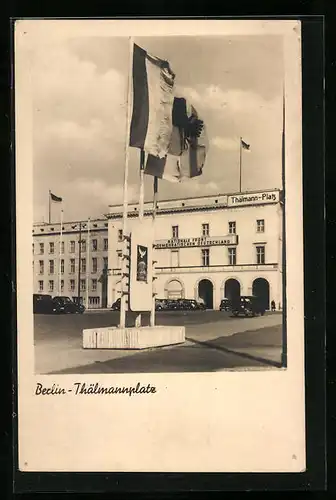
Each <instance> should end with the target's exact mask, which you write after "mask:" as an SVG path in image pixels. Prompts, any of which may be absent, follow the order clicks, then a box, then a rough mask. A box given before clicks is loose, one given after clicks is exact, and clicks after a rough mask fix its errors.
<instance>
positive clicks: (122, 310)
mask: <svg viewBox="0 0 336 500" xmlns="http://www.w3.org/2000/svg"><path fill="white" fill-rule="evenodd" d="M132 64H133V37H129V68H128V84H127V113H126V140H125V170H124V195H123V227H122V231H123V253H122V270H121V300H120V328H125V326H126V298H127V296H126V295H127V281H128V279H127V276H128V274H127V273H128V271H129V266H127V256H128V251H127V247H128V238H127V235H126V233H127V212H128V190H127V188H128V163H129V142H130V117H131V106H132V102H131V97H132V94H131V92H132V85H131V77H132Z"/></svg>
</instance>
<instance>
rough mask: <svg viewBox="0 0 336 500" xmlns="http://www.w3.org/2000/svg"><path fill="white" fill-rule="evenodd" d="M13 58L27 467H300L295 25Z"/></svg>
mask: <svg viewBox="0 0 336 500" xmlns="http://www.w3.org/2000/svg"><path fill="white" fill-rule="evenodd" d="M14 56H15V57H14V63H15V142H16V166H15V168H16V214H17V215H16V217H17V219H16V228H17V233H16V242H17V252H16V260H17V339H18V341H17V353H18V366H17V370H18V455H19V458H18V461H19V469H20V471H24V472H36V471H38V472H47V471H48V472H230V473H231V472H302V471H304V470H305V467H306V457H305V409H304V403H305V394H304V387H305V385H304V328H303V321H304V314H303V223H302V140H301V124H302V118H301V26H300V22H299V21H293V20H291V21H289V20H277V21H276V20H272V21H271V20H225V19H222V20H162V19H156V20H154V19H153V20H141V19H140V20H127V21H126V20H98V19H91V20H88V19H87V20H75V19H73V20H48V19H44V20H43V19H40V20H33V19H23V20H18V21H16V24H15V44H14Z"/></svg>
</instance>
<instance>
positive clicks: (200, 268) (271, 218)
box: [107, 189, 283, 309]
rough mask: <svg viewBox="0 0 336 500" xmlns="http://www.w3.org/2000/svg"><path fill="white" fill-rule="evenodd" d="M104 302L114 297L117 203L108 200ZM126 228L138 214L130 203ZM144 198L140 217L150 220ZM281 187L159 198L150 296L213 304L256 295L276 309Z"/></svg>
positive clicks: (279, 282)
mask: <svg viewBox="0 0 336 500" xmlns="http://www.w3.org/2000/svg"><path fill="white" fill-rule="evenodd" d="M109 209H110V210H109V214H108V215H107V217H108V219H109V224H108V239H109V242H110V243H109V255H108V262H109V277H108V301H107V302H108V305H111V304H112V303H113V302H114V301H115V300H116V299H117V298H118V297H120V293H121V292H120V278H121V248H122V206H120V205H118V206H110V207H109ZM128 214H129V215H128V217H129V222H128V228H129V230H130V231H131V230H132V226H134V224H136V223H137V221H138V205H137V204H130V205H129V212H128ZM152 221H153V219H152V203H151V202H149V203H145V206H144V224H148V227H149V226H150V225H151V224H153V222H152ZM282 233H283V209H282V201H281V191H280V190H278V189H275V190H266V191H259V192H247V193H232V194H227V195H225V194H223V195H218V196H206V197H195V198H184V199H176V200H165V201H159V202H158V204H157V212H156V217H155V222H154V234H155V242H154V255H155V257H154V259H155V260H156V274H157V280H156V282H155V289H156V296H157V297H158V298H179V297H181V298H192V299H194V298H195V299H197V300H199V299H202V300H203V301H204V302H205V303H206V305H207V307H208V308H216V309H218V307H219V304H220V301H221V299H222V298H224V297H227V298H232V297H233V296H234V295H237V294H240V295H252V294H253V295H258V296H260V297H262V300H263V301H264V303H265V306H266V308H267V309H268V308H270V303H271V301H272V300H274V302H275V303H276V308H277V309H281V308H282V278H283V277H282V255H283V253H282V246H283V245H282V243H283V239H282Z"/></svg>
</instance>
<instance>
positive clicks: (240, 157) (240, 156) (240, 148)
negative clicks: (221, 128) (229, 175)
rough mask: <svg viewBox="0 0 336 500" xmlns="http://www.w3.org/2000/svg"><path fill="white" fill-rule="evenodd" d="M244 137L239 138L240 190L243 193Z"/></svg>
mask: <svg viewBox="0 0 336 500" xmlns="http://www.w3.org/2000/svg"><path fill="white" fill-rule="evenodd" d="M241 184H242V137H240V138H239V192H240V193H241V190H242V187H241Z"/></svg>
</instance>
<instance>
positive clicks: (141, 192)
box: [135, 149, 145, 328]
mask: <svg viewBox="0 0 336 500" xmlns="http://www.w3.org/2000/svg"><path fill="white" fill-rule="evenodd" d="M144 168H145V151H144V150H143V149H141V150H140V190H139V222H142V221H143V218H144V198H145V186H144ZM135 326H136V327H137V328H139V327H140V326H141V313H139V314H137V315H136V317H135Z"/></svg>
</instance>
